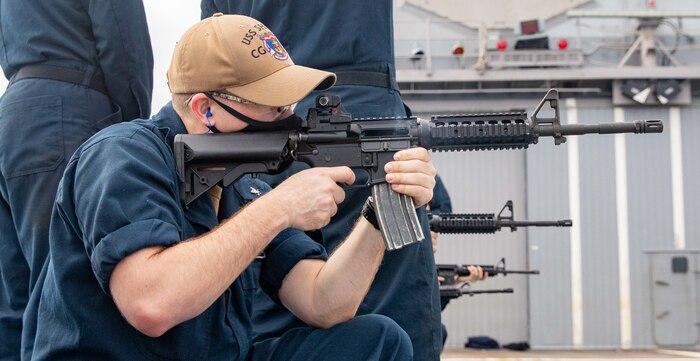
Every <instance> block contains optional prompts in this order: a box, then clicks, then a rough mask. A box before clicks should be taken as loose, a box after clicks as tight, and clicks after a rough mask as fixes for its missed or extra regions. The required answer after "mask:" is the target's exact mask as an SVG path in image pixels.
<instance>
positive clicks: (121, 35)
mask: <svg viewBox="0 0 700 361" xmlns="http://www.w3.org/2000/svg"><path fill="white" fill-rule="evenodd" d="M0 66H2V70H3V72H4V74H5V76H6V77H7V78H8V79H9V80H10V85H9V86H8V89H7V91H6V92H5V93H4V95H3V96H2V98H0V174H1V176H0V360H3V361H5V360H19V359H20V349H22V352H23V353H25V355H24V357H26V358H28V357H29V356H30V355H29V352H31V347H32V345H33V341H32V340H33V334H34V326H33V323H34V321H35V320H34V319H33V315H32V312H31V310H29V309H27V312H26V313H25V307H26V305H27V302H28V299H29V297H30V294H31V293H32V291H33V289H34V287H35V285H36V284H37V282H38V279H39V278H40V272H41V270H42V266H43V265H44V263H45V260H46V257H47V254H48V230H49V219H50V215H51V209H52V207H53V202H54V198H55V195H56V187H57V186H58V182H59V180H60V178H61V175H62V174H63V170H64V168H65V166H66V163H67V161H68V159H69V158H70V156H71V154H73V151H74V150H75V149H76V148H77V147H78V146H79V145H80V144H81V143H82V142H83V141H85V140H86V139H87V138H88V137H90V136H91V135H92V134H94V133H95V132H97V131H98V130H100V129H101V128H104V127H106V126H108V125H111V124H113V123H116V122H120V121H123V120H131V119H135V118H142V117H148V116H149V113H150V106H151V105H150V104H151V91H152V82H153V80H152V72H153V54H152V50H151V44H150V36H149V33H148V26H147V24H146V15H145V11H144V8H143V4H142V3H141V0H103V1H96V0H71V1H69V0H62V1H45V0H21V1H16V0H14V1H10V0H0ZM56 79H62V80H56ZM23 313H24V314H25V315H26V317H27V319H26V320H25V324H24V327H23V321H22V317H23ZM23 328H24V330H23ZM22 332H24V333H25V334H24V335H23V336H22V337H23V338H25V340H23V341H20V337H21V336H20V335H21V333H22ZM20 342H22V345H21V346H20Z"/></svg>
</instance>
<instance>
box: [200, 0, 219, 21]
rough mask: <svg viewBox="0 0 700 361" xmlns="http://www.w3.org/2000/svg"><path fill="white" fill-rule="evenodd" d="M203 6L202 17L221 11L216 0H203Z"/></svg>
mask: <svg viewBox="0 0 700 361" xmlns="http://www.w3.org/2000/svg"><path fill="white" fill-rule="evenodd" d="M201 8H202V19H206V18H208V17H210V16H212V15H214V14H215V13H218V12H221V11H220V10H219V9H218V8H217V6H216V3H215V2H214V0H202V3H201Z"/></svg>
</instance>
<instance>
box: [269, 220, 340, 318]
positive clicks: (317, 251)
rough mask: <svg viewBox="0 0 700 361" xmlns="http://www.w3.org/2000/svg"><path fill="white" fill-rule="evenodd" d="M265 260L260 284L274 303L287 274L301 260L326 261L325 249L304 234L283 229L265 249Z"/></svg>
mask: <svg viewBox="0 0 700 361" xmlns="http://www.w3.org/2000/svg"><path fill="white" fill-rule="evenodd" d="M265 256H266V257H265V259H264V261H263V264H262V271H261V274H260V284H261V285H262V287H263V289H264V290H265V292H266V293H267V294H268V295H269V296H270V298H272V299H273V300H274V301H275V302H276V303H278V304H281V303H280V300H279V296H278V294H279V289H280V287H282V281H283V280H284V278H285V277H286V276H287V273H289V271H291V270H292V268H294V266H296V264H297V263H299V261H301V260H303V259H322V260H326V259H328V254H327V253H326V249H325V248H324V247H323V246H322V245H320V244H318V243H316V242H314V241H313V240H312V239H311V238H309V237H308V236H307V235H306V234H305V233H304V232H302V231H299V230H296V229H291V228H288V229H285V230H284V231H282V232H281V233H280V234H278V235H277V236H276V237H275V239H273V240H272V242H271V243H270V245H269V246H268V247H267V248H266V249H265Z"/></svg>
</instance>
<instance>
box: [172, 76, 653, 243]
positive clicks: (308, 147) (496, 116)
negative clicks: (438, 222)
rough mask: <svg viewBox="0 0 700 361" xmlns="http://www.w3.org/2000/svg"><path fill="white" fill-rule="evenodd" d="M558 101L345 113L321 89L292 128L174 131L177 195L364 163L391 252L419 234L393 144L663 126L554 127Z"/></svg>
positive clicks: (505, 141)
mask: <svg viewBox="0 0 700 361" xmlns="http://www.w3.org/2000/svg"><path fill="white" fill-rule="evenodd" d="M558 101H559V95H558V92H557V91H556V90H555V89H551V90H549V92H547V95H546V96H545V97H544V99H542V101H541V102H540V104H539V105H538V107H537V108H536V109H535V112H534V114H533V115H532V117H531V118H530V119H528V118H527V114H526V113H525V112H515V113H487V114H467V115H446V116H433V117H432V118H431V120H422V119H418V118H415V117H408V118H377V119H352V117H351V115H350V114H348V113H346V112H345V111H344V110H343V108H342V106H341V104H340V98H339V97H337V96H332V95H330V96H329V95H320V96H318V97H317V98H316V107H315V108H311V109H310V110H309V114H308V117H307V119H306V120H305V122H304V124H303V125H302V128H301V129H299V130H294V131H272V132H265V133H245V132H239V133H229V134H204V135H194V134H179V135H177V136H176V137H175V144H174V153H175V158H176V164H177V170H178V172H179V174H180V176H181V177H182V178H183V179H184V184H183V185H182V188H181V198H182V201H183V203H184V204H185V205H189V204H190V203H192V202H193V201H194V200H195V199H196V198H198V197H199V196H201V195H202V194H204V193H205V192H207V191H208V190H209V189H210V188H211V187H213V186H214V185H216V184H219V183H222V185H223V186H228V185H229V184H231V183H232V182H234V181H235V180H237V179H238V178H240V177H241V176H243V175H244V174H255V173H270V174H275V173H279V172H281V171H284V170H285V169H287V168H288V167H289V166H290V165H291V164H292V162H293V161H300V162H304V163H307V164H309V165H310V166H312V167H331V166H349V167H351V168H354V169H364V170H366V171H367V172H368V174H369V181H368V183H367V185H371V186H372V195H373V197H375V198H374V199H375V201H376V203H375V205H376V211H377V217H378V220H379V224H380V228H381V230H382V236H383V237H384V241H385V243H386V247H387V249H388V250H394V249H398V248H401V247H403V246H405V245H408V244H411V243H414V242H417V241H420V240H422V239H423V238H424V236H423V233H422V231H421V228H420V224H419V222H418V217H417V216H416V213H415V209H414V207H413V201H412V200H411V199H410V198H409V197H407V196H405V195H400V194H397V193H395V192H393V191H392V190H391V188H390V187H389V185H388V184H387V183H386V182H385V180H384V177H385V175H386V174H385V172H384V165H385V164H386V163H387V162H389V161H391V160H392V157H393V155H394V153H395V152H397V151H399V150H402V149H407V148H411V147H424V148H426V149H430V150H433V151H453V150H454V151H464V150H493V149H519V148H527V147H528V146H529V145H530V144H536V143H537V141H538V140H539V137H541V136H551V137H554V142H555V144H561V143H562V142H564V141H565V140H566V138H565V136H567V135H579V134H588V133H600V134H607V133H660V132H662V130H663V123H662V122H661V120H637V121H633V122H627V123H603V124H598V125H590V124H572V125H561V124H560V123H559V108H558ZM545 103H549V105H550V106H551V107H552V108H553V109H554V113H555V117H554V118H540V117H538V114H539V111H540V109H541V108H542V106H543V105H544V104H545Z"/></svg>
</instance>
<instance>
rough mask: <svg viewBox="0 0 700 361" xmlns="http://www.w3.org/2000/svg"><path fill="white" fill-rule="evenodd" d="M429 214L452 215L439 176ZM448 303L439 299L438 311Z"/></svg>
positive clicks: (448, 196)
mask: <svg viewBox="0 0 700 361" xmlns="http://www.w3.org/2000/svg"><path fill="white" fill-rule="evenodd" d="M429 205H430V213H432V214H440V213H452V201H451V200H450V194H449V193H447V188H445V183H443V182H442V179H441V178H440V176H439V175H437V176H435V188H433V199H432V200H431V201H430V203H429ZM449 302H450V300H449V299H447V298H444V299H443V298H441V299H440V309H441V310H444V309H445V307H447V304H448V303H449ZM440 328H441V329H442V347H445V341H447V327H445V324H441V325H440Z"/></svg>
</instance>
